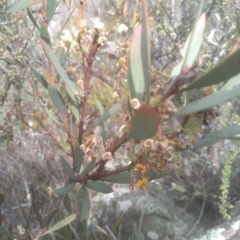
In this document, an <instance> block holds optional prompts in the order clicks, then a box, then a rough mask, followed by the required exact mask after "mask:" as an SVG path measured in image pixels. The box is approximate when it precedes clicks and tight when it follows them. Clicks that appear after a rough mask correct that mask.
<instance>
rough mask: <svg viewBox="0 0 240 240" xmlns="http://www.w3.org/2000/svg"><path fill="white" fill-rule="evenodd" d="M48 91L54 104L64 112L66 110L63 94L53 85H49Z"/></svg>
mask: <svg viewBox="0 0 240 240" xmlns="http://www.w3.org/2000/svg"><path fill="white" fill-rule="evenodd" d="M48 93H49V96H50V98H51V99H52V101H53V103H54V105H55V106H56V107H57V109H58V110H59V112H60V113H62V114H63V113H64V112H65V104H64V101H63V98H62V96H61V94H60V93H59V92H58V90H57V89H56V88H54V87H52V86H48Z"/></svg>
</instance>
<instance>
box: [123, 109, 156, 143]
mask: <svg viewBox="0 0 240 240" xmlns="http://www.w3.org/2000/svg"><path fill="white" fill-rule="evenodd" d="M158 125H159V116H158V114H157V112H156V111H155V109H154V108H153V107H152V106H150V105H147V104H142V105H141V106H140V108H139V109H138V110H137V111H136V112H135V114H134V115H133V117H132V119H131V121H130V132H129V136H128V137H129V138H130V139H135V140H143V139H148V138H151V137H152V136H153V135H154V134H156V132H157V130H158Z"/></svg>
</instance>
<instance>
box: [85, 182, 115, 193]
mask: <svg viewBox="0 0 240 240" xmlns="http://www.w3.org/2000/svg"><path fill="white" fill-rule="evenodd" d="M85 186H86V187H87V188H90V189H92V190H94V191H96V192H100V193H111V192H113V189H112V188H111V187H110V186H109V185H108V184H106V183H103V182H87V183H86V184H85Z"/></svg>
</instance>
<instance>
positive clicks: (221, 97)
mask: <svg viewBox="0 0 240 240" xmlns="http://www.w3.org/2000/svg"><path fill="white" fill-rule="evenodd" d="M239 93H240V84H238V85H236V86H235V87H234V88H232V89H231V90H228V91H221V92H217V93H213V94H211V95H209V96H207V97H204V98H201V99H199V100H197V101H194V102H191V103H189V104H187V105H186V106H184V107H180V108H179V109H178V111H177V112H176V113H174V114H173V116H175V117H177V116H184V115H188V114H191V113H195V112H198V111H202V110H204V109H207V108H210V107H214V106H216V105H219V104H221V103H223V102H225V101H228V100H230V99H231V98H233V97H235V96H237V95H238V94H239Z"/></svg>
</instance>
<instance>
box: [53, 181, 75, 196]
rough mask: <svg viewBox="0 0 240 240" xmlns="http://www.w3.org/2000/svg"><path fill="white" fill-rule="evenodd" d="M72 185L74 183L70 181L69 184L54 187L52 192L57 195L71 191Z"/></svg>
mask: <svg viewBox="0 0 240 240" xmlns="http://www.w3.org/2000/svg"><path fill="white" fill-rule="evenodd" d="M74 185H75V183H70V184H68V185H65V186H63V187H61V188H58V189H56V190H55V191H54V193H55V194H57V195H64V194H66V193H68V192H70V191H72V190H73V188H74Z"/></svg>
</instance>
